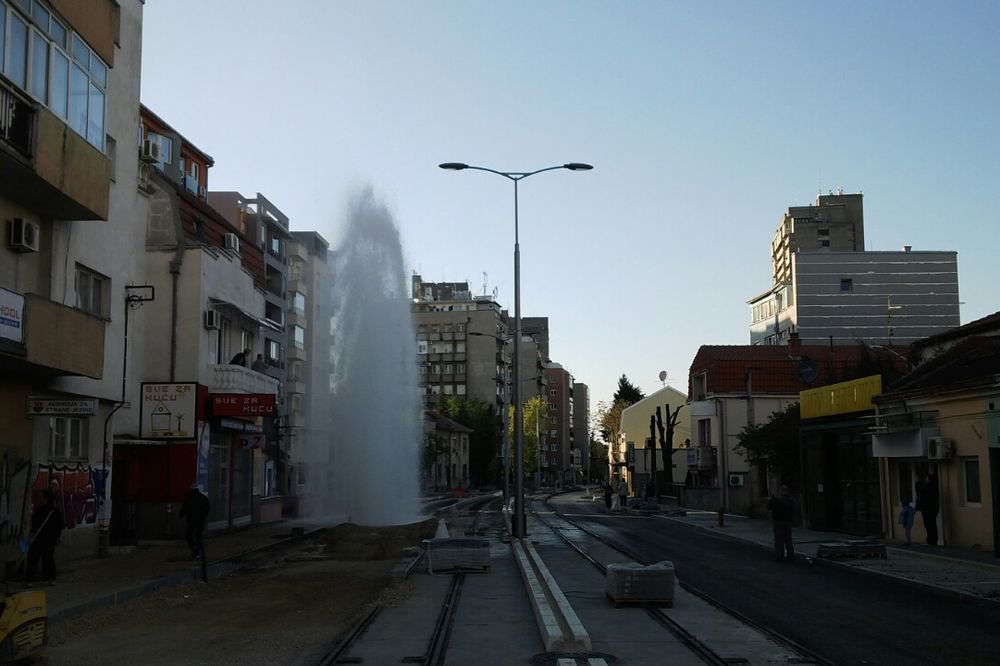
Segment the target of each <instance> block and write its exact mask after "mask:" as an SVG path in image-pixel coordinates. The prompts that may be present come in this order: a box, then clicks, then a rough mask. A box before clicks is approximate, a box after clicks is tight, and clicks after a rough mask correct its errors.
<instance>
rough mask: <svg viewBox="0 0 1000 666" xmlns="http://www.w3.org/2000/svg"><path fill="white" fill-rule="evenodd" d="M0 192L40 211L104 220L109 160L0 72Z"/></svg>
mask: <svg viewBox="0 0 1000 666" xmlns="http://www.w3.org/2000/svg"><path fill="white" fill-rule="evenodd" d="M0 109H3V114H2V115H0V194H3V195H4V196H7V197H10V198H11V199H13V200H14V201H16V202H17V203H18V204H19V205H21V206H23V207H24V208H28V209H31V210H33V211H35V212H37V213H39V214H40V215H42V216H45V217H53V218H55V219H60V220H106V219H107V217H108V197H109V195H110V186H111V181H110V175H109V174H110V161H109V160H108V158H107V157H106V156H105V155H104V154H103V153H102V152H101V151H99V150H97V149H96V148H94V147H93V146H92V145H90V144H89V143H88V142H87V140H86V139H84V138H83V137H82V136H80V135H79V134H77V133H76V132H74V131H73V130H72V129H70V128H69V126H68V125H66V123H64V122H63V121H62V120H60V119H59V118H58V117H57V116H56V115H55V114H53V113H51V112H50V111H49V110H48V109H46V108H45V107H43V106H40V105H37V104H35V103H34V102H32V101H30V100H29V99H28V98H27V97H25V96H24V95H22V94H21V93H20V92H18V90H17V89H16V88H15V87H14V86H13V85H11V84H10V83H8V81H7V80H6V79H5V78H3V77H2V76H0Z"/></svg>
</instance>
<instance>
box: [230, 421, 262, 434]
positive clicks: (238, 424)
mask: <svg viewBox="0 0 1000 666" xmlns="http://www.w3.org/2000/svg"><path fill="white" fill-rule="evenodd" d="M219 427H220V428H225V429H226V430H238V431H240V432H264V429H263V428H262V427H260V426H259V425H257V424H256V423H249V422H247V421H240V420H238V419H219Z"/></svg>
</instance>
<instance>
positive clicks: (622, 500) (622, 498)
mask: <svg viewBox="0 0 1000 666" xmlns="http://www.w3.org/2000/svg"><path fill="white" fill-rule="evenodd" d="M618 508H619V509H620V510H622V511H625V510H626V509H628V481H626V480H625V475H624V474H622V476H621V478H620V479H619V480H618Z"/></svg>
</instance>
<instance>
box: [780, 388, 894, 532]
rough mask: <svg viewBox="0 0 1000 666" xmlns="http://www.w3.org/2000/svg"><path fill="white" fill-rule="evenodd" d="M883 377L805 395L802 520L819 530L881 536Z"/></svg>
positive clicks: (820, 389)
mask: <svg viewBox="0 0 1000 666" xmlns="http://www.w3.org/2000/svg"><path fill="white" fill-rule="evenodd" d="M881 391H882V378H881V375H873V376H870V377H864V378H861V379H856V380H852V381H847V382H840V383H838V384H831V385H829V386H823V387H820V388H815V389H810V390H808V391H802V392H801V393H800V395H799V400H800V406H801V411H800V413H801V418H802V422H801V425H800V428H799V433H800V439H799V445H800V451H801V465H802V484H803V500H804V503H805V507H804V512H803V513H804V517H805V519H806V524H807V526H808V527H810V528H812V529H816V530H829V531H834V532H846V533H848V534H856V535H862V536H875V535H880V534H882V509H881V506H882V501H881V486H880V483H879V468H878V463H877V461H876V459H875V458H874V457H873V456H872V435H871V430H872V425H873V416H874V407H873V405H872V402H871V400H872V397H873V396H876V395H879V394H880V393H881Z"/></svg>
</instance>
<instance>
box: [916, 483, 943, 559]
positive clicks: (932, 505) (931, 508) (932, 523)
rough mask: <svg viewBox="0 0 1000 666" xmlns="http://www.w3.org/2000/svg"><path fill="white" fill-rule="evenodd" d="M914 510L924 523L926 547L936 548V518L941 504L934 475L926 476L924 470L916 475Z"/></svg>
mask: <svg viewBox="0 0 1000 666" xmlns="http://www.w3.org/2000/svg"><path fill="white" fill-rule="evenodd" d="M915 489H916V491H917V506H916V510H917V511H919V512H920V517H921V518H922V519H923V521H924V530H925V531H926V532H927V545H928V546H936V545H937V542H938V528H937V516H938V512H939V511H940V510H941V502H940V499H938V481H937V475H936V474H928V472H927V470H926V469H923V470H921V471H920V472H919V473H918V474H917V483H916V486H915Z"/></svg>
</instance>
